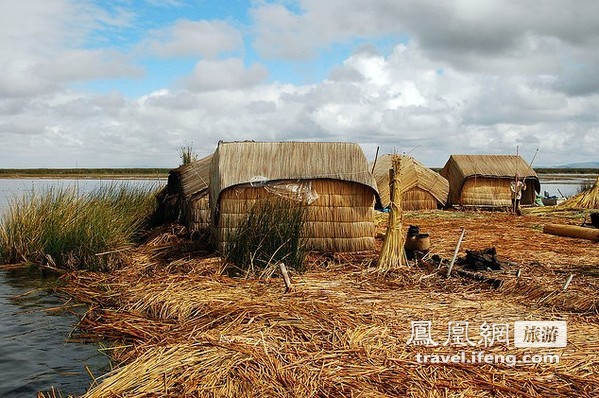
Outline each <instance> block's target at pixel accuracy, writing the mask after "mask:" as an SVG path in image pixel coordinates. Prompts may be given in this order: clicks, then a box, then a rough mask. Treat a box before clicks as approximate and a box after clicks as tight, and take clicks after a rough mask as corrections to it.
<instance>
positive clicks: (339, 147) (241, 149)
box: [210, 141, 380, 213]
mask: <svg viewBox="0 0 599 398" xmlns="http://www.w3.org/2000/svg"><path fill="white" fill-rule="evenodd" d="M210 176H211V179H212V181H213V183H212V184H211V189H210V201H211V203H218V199H219V196H220V194H221V192H223V191H224V190H225V189H227V188H230V187H233V186H236V185H244V184H252V183H256V182H269V181H285V180H317V179H327V180H341V181H347V182H356V183H359V184H362V185H365V186H367V187H370V188H371V189H372V194H373V195H374V197H375V199H376V201H377V202H380V197H379V194H378V189H377V185H376V181H375V179H374V176H373V175H372V174H371V173H370V171H369V169H368V161H367V160H366V157H365V156H364V152H363V151H362V148H360V146H359V145H358V144H355V143H348V142H253V141H243V142H221V143H219V145H218V148H217V149H216V151H215V152H214V157H213V159H212V168H211V172H210ZM211 207H212V208H213V213H214V209H215V208H216V207H217V206H211Z"/></svg>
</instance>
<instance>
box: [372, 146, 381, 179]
mask: <svg viewBox="0 0 599 398" xmlns="http://www.w3.org/2000/svg"><path fill="white" fill-rule="evenodd" d="M379 149H380V147H378V146H377V147H376V154H375V155H374V162H373V163H372V171H371V172H370V173H371V174H374V168H375V167H376V161H377V159H378V158H379Z"/></svg>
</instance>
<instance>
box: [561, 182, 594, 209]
mask: <svg viewBox="0 0 599 398" xmlns="http://www.w3.org/2000/svg"><path fill="white" fill-rule="evenodd" d="M558 207H559V208H562V209H599V177H597V180H596V181H595V184H594V185H593V186H592V187H591V188H590V189H588V190H586V191H583V192H581V193H579V194H578V195H575V196H573V197H571V198H569V199H568V200H566V201H565V202H563V203H561V204H560V205H558Z"/></svg>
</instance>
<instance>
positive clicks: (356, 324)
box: [3, 142, 599, 398]
mask: <svg viewBox="0 0 599 398" xmlns="http://www.w3.org/2000/svg"><path fill="white" fill-rule="evenodd" d="M241 162H243V164H244V165H245V166H244V167H239V165H240V163H241ZM391 164H392V169H393V173H391V175H389V174H387V178H388V181H391V182H392V183H393V187H392V188H390V189H389V191H388V195H389V198H388V199H387V198H386V197H384V201H385V202H386V201H387V200H388V203H385V206H388V208H389V209H390V213H384V212H375V210H374V206H375V205H376V206H377V207H378V208H380V209H382V207H383V203H381V195H380V194H379V192H380V191H379V187H377V183H376V180H375V176H374V175H373V174H372V173H371V171H372V169H373V168H374V167H373V166H374V165H370V166H369V165H368V164H367V162H366V159H365V157H364V154H363V153H362V151H361V150H360V148H359V146H357V145H356V144H350V143H259V142H258V143H257V142H243V143H220V144H219V146H218V148H217V149H216V151H215V152H214V153H213V154H212V155H210V156H208V157H206V158H203V159H200V160H199V161H197V163H193V162H192V163H190V164H189V165H186V166H182V167H181V168H179V169H176V170H173V171H172V172H171V175H170V177H169V184H168V185H169V186H167V188H166V189H165V190H164V191H162V192H161V194H159V195H158V197H159V200H160V212H159V213H160V215H161V216H162V218H163V221H166V223H165V224H164V225H162V226H160V227H158V228H155V229H153V230H150V231H146V232H145V235H144V238H143V243H140V244H137V245H134V244H133V243H132V242H130V241H127V242H125V243H123V244H122V246H123V247H124V248H125V249H126V251H120V250H119V249H118V247H117V248H113V250H110V252H111V253H119V256H118V259H119V260H123V261H119V262H115V265H114V266H111V267H109V269H110V272H100V270H101V269H106V268H108V267H98V266H97V267H96V268H95V269H88V270H82V269H78V268H81V267H80V265H81V262H76V263H70V262H69V261H65V266H64V268H66V270H65V272H63V274H62V276H61V278H62V280H63V281H64V284H62V285H61V287H60V291H61V292H62V293H65V294H67V295H69V296H71V297H72V298H73V299H75V300H77V301H78V302H81V303H86V304H87V305H88V306H89V309H88V311H87V312H86V313H85V314H84V316H82V317H81V319H80V321H79V323H78V325H77V327H76V330H75V331H74V333H73V334H72V336H71V338H72V339H77V340H80V341H103V342H108V346H107V348H105V349H104V351H105V352H107V353H109V354H110V356H111V358H112V360H113V364H114V368H113V370H112V371H110V372H109V373H108V374H105V375H92V378H93V382H92V384H91V386H90V388H89V390H88V392H87V393H86V394H84V395H83V397H84V398H95V397H130V398H142V397H144V398H145V397H358V396H359V397H403V396H406V397H435V398H436V397H547V396H564V397H589V398H590V397H597V396H599V356H598V355H597V352H599V333H597V330H598V326H599V317H598V315H599V282H598V280H597V276H598V275H599V256H598V255H597V246H596V245H597V243H595V242H591V241H589V240H585V239H573V238H571V237H564V236H556V235H550V234H545V233H543V229H544V225H547V224H565V225H572V226H580V225H581V224H583V223H585V220H586V219H587V218H588V216H589V214H591V213H592V212H593V211H594V210H592V209H589V208H587V209H579V208H568V209H563V210H561V211H551V210H549V209H546V210H544V211H543V212H538V213H537V212H533V211H525V212H524V215H523V216H521V217H516V216H515V215H513V214H509V213H508V212H507V211H495V212H481V211H478V210H474V211H472V210H468V211H465V210H463V209H466V208H467V209H472V208H480V207H485V208H486V207H490V208H493V209H495V210H498V209H499V210H501V209H504V210H505V209H507V208H509V204H510V198H509V193H508V192H509V183H510V181H511V179H512V178H513V175H514V170H515V172H518V173H519V174H520V175H521V176H522V178H524V179H526V181H527V184H530V186H531V189H530V190H529V191H528V192H529V193H530V195H531V198H529V199H531V203H532V196H533V194H534V193H535V192H538V191H539V187H538V178H537V177H536V175H535V174H534V171H532V169H531V168H530V165H528V164H526V162H524V161H523V160H522V159H520V158H514V157H490V156H486V157H483V158H474V157H463V156H462V157H460V156H453V157H452V158H450V161H449V162H448V163H447V165H446V167H445V168H444V169H443V170H442V172H441V175H443V177H441V176H439V175H436V174H431V173H429V172H428V171H426V170H423V168H421V167H420V166H419V165H418V164H417V163H416V162H415V161H412V160H411V159H410V158H407V157H397V156H393V157H392V158H391ZM194 176H195V177H196V178H195V179H194ZM389 177H390V178H389ZM402 178H403V181H402ZM387 183H388V182H387ZM411 189H414V191H412V192H411V193H409V192H408V191H410V190H411ZM500 192H501V194H499V193H500ZM494 193H497V197H495V196H496V195H495V194H494ZM445 195H448V198H444V196H445ZM144 197H145V196H144ZM489 199H491V200H489ZM527 200H528V199H527ZM404 201H405V203H406V208H407V207H408V206H412V204H413V205H414V206H416V205H423V204H424V208H427V207H430V208H433V209H432V210H422V208H423V207H418V208H419V209H421V210H419V211H407V210H406V208H402V204H403V203H404ZM410 201H412V203H411V204H410ZM586 202H590V201H588V200H586V199H585V203H586ZM144 203H145V202H144ZM526 203H527V202H526V201H525V200H523V204H526ZM444 204H445V205H449V206H461V207H462V211H455V210H435V208H437V207H441V206H443V205H444ZM473 206H474V207H473ZM144 214H145V212H144ZM144 218H145V217H144ZM19 220H21V219H19ZM414 230H418V231H419V234H418V235H417V237H419V236H420V235H422V236H426V237H427V245H426V247H424V246H423V247H422V248H420V247H417V248H412V247H411V248H410V254H411V255H410V256H408V255H407V252H408V250H407V249H406V248H407V244H408V242H411V239H407V238H409V235H408V236H407V237H405V234H406V232H409V231H414ZM4 231H5V232H3V233H4V236H5V237H12V236H13V234H12V233H10V231H8V230H6V229H5V230H4ZM6 231H8V232H6ZM420 233H422V234H420ZM134 235H135V236H136V239H140V236H141V235H140V231H138V230H137V224H136V225H135V234H134ZM404 237H405V238H406V239H404ZM5 240H6V239H5ZM9 240H10V239H9ZM20 241H27V239H21V240H20ZM248 242H249V243H248ZM404 242H405V246H404ZM138 243H139V242H138ZM81 246H83V245H81ZM117 246H118V245H117ZM36 247H37V246H36ZM404 249H406V250H404ZM22 252H23V253H26V251H25V250H23V251H22ZM31 252H32V253H34V254H37V253H38V252H39V253H41V257H40V258H42V260H43V259H44V258H47V256H44V251H43V250H41V249H40V250H38V251H36V250H33V251H31ZM122 253H126V258H125V257H123V256H124V255H123V254H122ZM464 253H466V256H465V257H464V256H463V254H464ZM28 255H31V254H28ZM469 256H470V257H472V258H475V261H479V260H480V261H482V265H479V264H478V263H476V264H475V266H474V270H471V269H466V268H465V266H464V264H467V259H468V257H469ZM57 257H60V256H58V255H57ZM63 258H65V260H69V259H70V258H71V256H67V257H63ZM124 260H126V261H124ZM487 260H489V261H490V264H491V266H492V267H493V268H489V267H487V266H486V265H485V264H486V261H487ZM487 268H489V269H487ZM518 321H562V322H566V325H567V341H566V342H565V343H566V344H561V345H559V346H557V347H546V348H541V349H539V348H526V347H522V346H521V345H518V346H516V344H515V340H514V339H515V335H514V330H513V328H514V327H515V322H518ZM489 328H491V329H492V330H493V332H495V331H496V328H499V329H497V330H499V331H502V330H503V334H501V333H500V334H497V335H496V336H495V335H494V337H493V341H491V342H490V341H489V334H488V330H489ZM561 332H565V331H564V330H563V329H562V331H561ZM561 332H560V333H561ZM529 333H532V332H529ZM531 336H533V337H534V336H537V337H538V336H539V335H538V334H531ZM537 337H534V339H536V338H537ZM539 338H540V337H539ZM545 342H547V341H545ZM527 358H528V360H529V361H530V362H528V363H527V362H526V359H527ZM523 361H524V362H523ZM48 396H50V397H55V396H56V393H55V392H53V391H52V392H49V393H40V395H39V397H48Z"/></svg>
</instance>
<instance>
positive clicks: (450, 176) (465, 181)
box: [440, 155, 541, 208]
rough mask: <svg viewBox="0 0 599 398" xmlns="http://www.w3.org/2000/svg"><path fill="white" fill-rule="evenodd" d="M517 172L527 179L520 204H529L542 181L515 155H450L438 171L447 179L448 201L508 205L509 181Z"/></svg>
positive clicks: (473, 204) (521, 177)
mask: <svg viewBox="0 0 599 398" xmlns="http://www.w3.org/2000/svg"><path fill="white" fill-rule="evenodd" d="M516 173H518V174H519V175H520V179H523V180H524V182H525V183H526V187H527V189H526V190H525V191H524V192H522V200H521V202H520V203H521V204H522V205H531V204H533V202H534V199H535V197H536V193H538V192H540V190H541V184H540V182H539V178H538V177H537V174H536V173H535V171H534V170H533V169H532V168H531V167H530V166H529V165H528V163H526V161H525V160H524V159H522V157H520V156H517V155H451V156H450V157H449V160H448V161H447V163H446V164H445V166H444V167H443V169H441V171H440V174H441V175H442V176H443V177H445V178H446V179H447V180H448V181H449V198H448V200H447V205H448V206H452V205H459V206H473V207H483V208H500V207H506V208H509V207H510V206H511V205H512V202H511V191H510V183H511V182H512V181H514V175H515V174H516Z"/></svg>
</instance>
